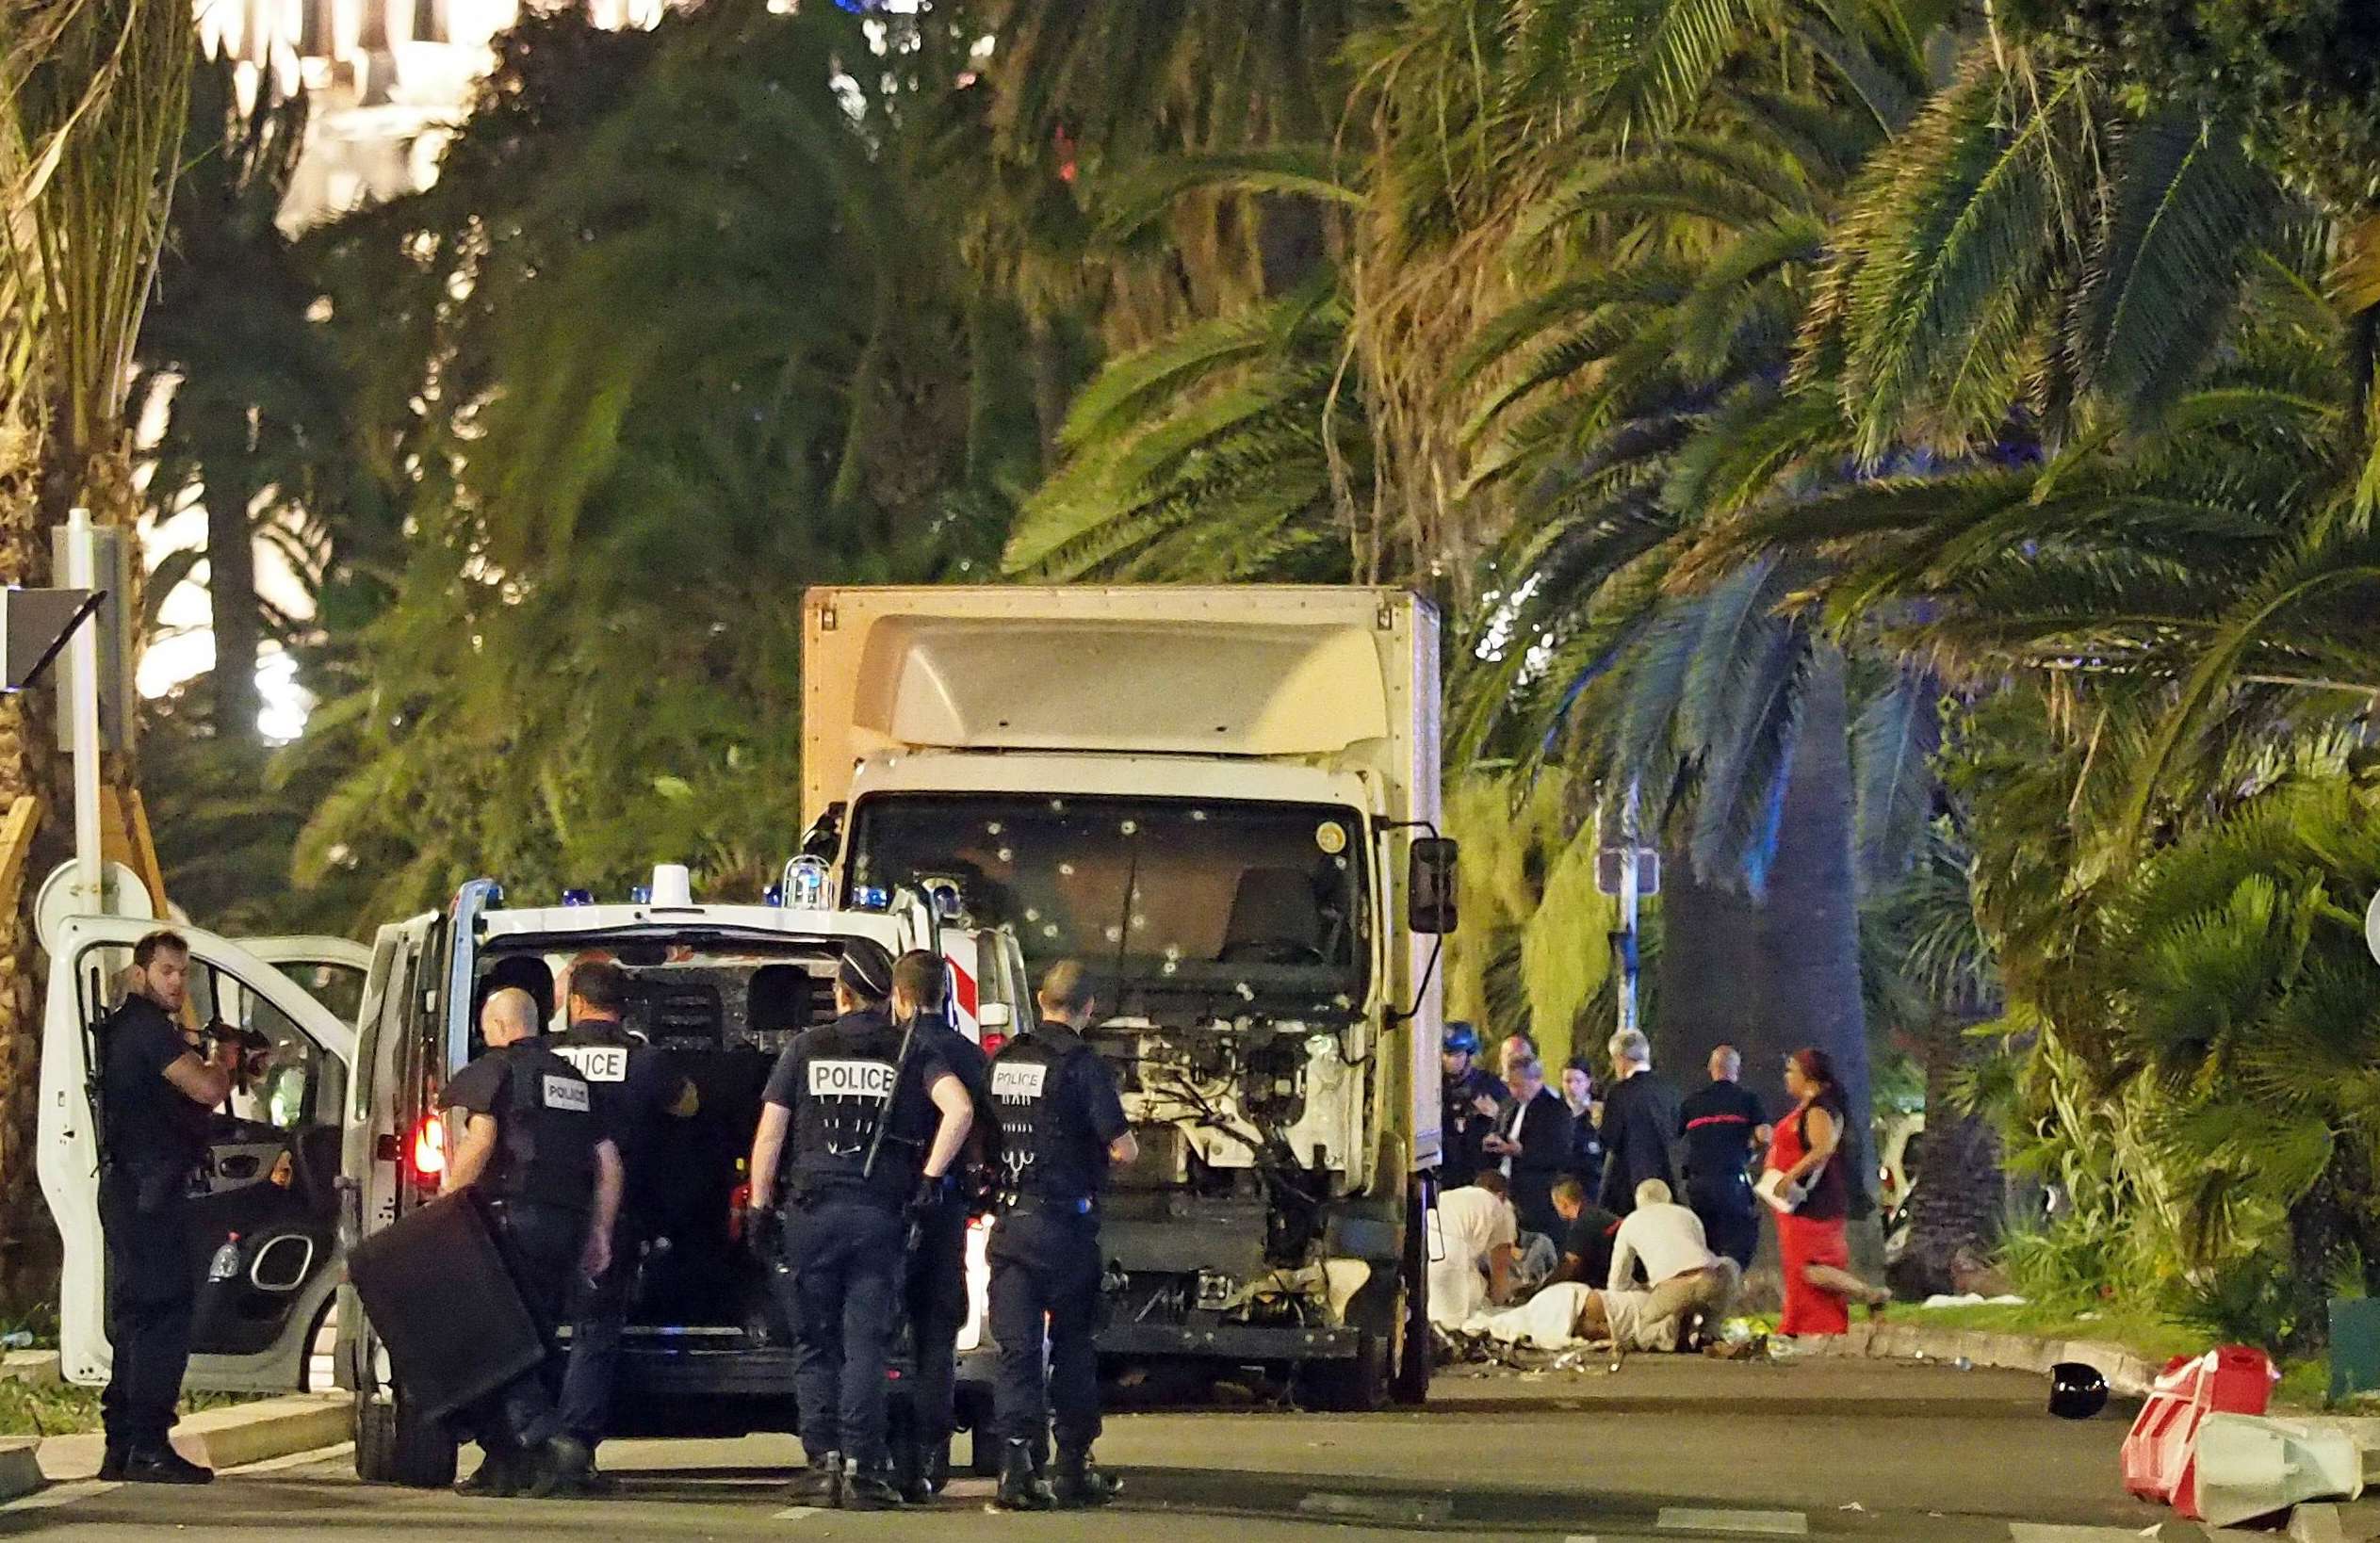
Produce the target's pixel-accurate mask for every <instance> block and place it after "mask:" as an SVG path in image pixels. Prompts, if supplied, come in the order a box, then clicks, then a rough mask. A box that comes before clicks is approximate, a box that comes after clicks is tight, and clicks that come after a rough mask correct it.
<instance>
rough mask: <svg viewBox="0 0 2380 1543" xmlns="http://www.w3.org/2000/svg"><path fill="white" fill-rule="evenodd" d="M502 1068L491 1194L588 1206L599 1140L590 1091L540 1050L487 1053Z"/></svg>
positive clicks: (488, 1182)
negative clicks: (503, 1083)
mask: <svg viewBox="0 0 2380 1543" xmlns="http://www.w3.org/2000/svg"><path fill="white" fill-rule="evenodd" d="M492 1053H493V1054H496V1055H500V1056H502V1057H504V1058H505V1060H506V1062H507V1063H508V1064H509V1066H508V1076H507V1078H506V1082H507V1085H508V1096H506V1098H505V1100H504V1105H503V1108H502V1110H501V1112H500V1113H498V1114H497V1128H496V1156H495V1160H494V1161H492V1162H491V1163H490V1164H489V1171H488V1175H487V1178H486V1179H485V1180H484V1186H485V1188H486V1190H487V1192H488V1193H489V1194H494V1195H500V1196H502V1197H504V1198H506V1199H511V1200H529V1201H534V1202H536V1203H537V1204H539V1205H546V1206H561V1207H564V1208H566V1209H568V1210H588V1209H590V1208H591V1207H592V1206H593V1205H594V1204H595V1146H596V1145H597V1144H599V1143H600V1142H601V1141H602V1140H603V1123H602V1121H601V1120H600V1119H599V1118H598V1117H597V1116H596V1113H595V1090H594V1089H593V1088H591V1087H590V1086H588V1084H587V1080H586V1079H585V1078H584V1077H581V1076H580V1075H579V1068H578V1067H576V1066H573V1065H572V1064H570V1063H569V1062H567V1061H564V1060H563V1059H562V1057H561V1056H559V1055H556V1054H555V1053H554V1052H553V1051H552V1050H550V1049H548V1048H546V1047H545V1046H544V1045H542V1044H527V1043H523V1044H514V1045H508V1046H505V1047H504V1048H502V1049H500V1050H496V1051H494V1052H492Z"/></svg>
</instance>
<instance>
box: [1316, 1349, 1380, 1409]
mask: <svg viewBox="0 0 2380 1543" xmlns="http://www.w3.org/2000/svg"><path fill="white" fill-rule="evenodd" d="M1388 1399H1389V1341H1388V1338H1387V1336H1385V1335H1379V1334H1373V1333H1369V1332H1367V1333H1366V1334H1365V1335H1364V1336H1363V1338H1362V1339H1361V1340H1358V1341H1357V1342H1356V1350H1355V1354H1354V1355H1353V1356H1349V1357H1348V1358H1347V1359H1345V1360H1344V1361H1309V1362H1307V1363H1306V1365H1305V1366H1304V1367H1303V1368H1301V1369H1300V1371H1299V1373H1298V1377H1297V1402H1298V1403H1299V1404H1301V1405H1304V1406H1305V1407H1306V1408H1308V1409H1311V1410H1313V1411H1315V1412H1317V1413H1329V1414H1371V1413H1373V1412H1374V1411H1376V1410H1378V1409H1382V1408H1385V1407H1386V1406H1387V1405H1388Z"/></svg>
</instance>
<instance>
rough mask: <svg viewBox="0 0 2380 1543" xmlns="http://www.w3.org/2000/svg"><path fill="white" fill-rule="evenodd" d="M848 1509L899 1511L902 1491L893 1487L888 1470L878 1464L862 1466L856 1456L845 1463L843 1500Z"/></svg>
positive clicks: (843, 1504)
mask: <svg viewBox="0 0 2380 1543" xmlns="http://www.w3.org/2000/svg"><path fill="white" fill-rule="evenodd" d="M842 1508H843V1509H844V1510H846V1511H898V1510H899V1509H901V1491H899V1490H898V1489H895V1488H893V1487H892V1480H891V1477H890V1476H889V1474H888V1470H885V1469H884V1468H882V1467H881V1466H878V1465H870V1466H868V1467H865V1468H863V1467H861V1466H860V1462H859V1459H858V1458H856V1457H853V1458H848V1459H846V1460H845V1461H844V1463H843V1500H842Z"/></svg>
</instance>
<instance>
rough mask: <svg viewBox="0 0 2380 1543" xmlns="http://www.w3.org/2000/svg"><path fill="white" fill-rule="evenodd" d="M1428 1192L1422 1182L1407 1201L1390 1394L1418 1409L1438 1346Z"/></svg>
mask: <svg viewBox="0 0 2380 1543" xmlns="http://www.w3.org/2000/svg"><path fill="white" fill-rule="evenodd" d="M1428 1205H1429V1191H1428V1188H1427V1186H1426V1183H1425V1182H1424V1181H1422V1180H1421V1179H1420V1178H1416V1179H1414V1181H1413V1182H1412V1183H1411V1184H1410V1186H1409V1188H1408V1190H1407V1194H1406V1198H1405V1251H1404V1252H1405V1257H1404V1259H1402V1260H1401V1261H1400V1262H1399V1264H1398V1269H1399V1271H1400V1273H1401V1274H1402V1275H1403V1276H1404V1282H1403V1285H1402V1286H1401V1287H1400V1288H1399V1290H1398V1291H1397V1293H1396V1324H1395V1329H1394V1332H1395V1334H1396V1367H1395V1372H1394V1381H1393V1383H1392V1385H1391V1388H1390V1392H1391V1393H1392V1394H1394V1397H1395V1399H1396V1402H1397V1403H1399V1404H1403V1405H1419V1404H1421V1403H1423V1402H1425V1401H1426V1400H1427V1399H1428V1397H1429V1371H1430V1358H1431V1356H1434V1355H1435V1354H1436V1353H1437V1346H1436V1345H1435V1344H1434V1343H1433V1342H1432V1341H1431V1340H1430V1337H1429V1211H1428Z"/></svg>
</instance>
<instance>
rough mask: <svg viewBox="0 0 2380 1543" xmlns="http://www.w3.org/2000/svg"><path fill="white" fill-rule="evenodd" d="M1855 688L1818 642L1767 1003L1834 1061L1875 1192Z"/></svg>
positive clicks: (1768, 934) (1776, 870)
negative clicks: (1856, 812)
mask: <svg viewBox="0 0 2380 1543" xmlns="http://www.w3.org/2000/svg"><path fill="white" fill-rule="evenodd" d="M1844 687H1845V683H1844V669H1843V656H1842V653H1841V652H1840V651H1839V650H1837V649H1835V648H1834V647H1833V646H1831V645H1829V644H1827V643H1823V642H1819V643H1816V644H1814V645H1813V649H1812V660H1811V665H1810V679H1809V682H1808V684H1807V686H1806V687H1805V688H1804V689H1803V692H1802V699H1801V725H1800V731H1799V733H1798V734H1797V735H1796V737H1795V740H1794V749H1793V762H1792V768H1791V771H1790V772H1789V773H1788V777H1787V782H1786V787H1785V809H1784V817H1783V820H1781V822H1780V825H1779V830H1778V836H1777V851H1776V856H1775V859H1774V861H1773V862H1772V863H1771V864H1770V866H1769V885H1768V893H1767V897H1766V902H1765V903H1764V904H1763V905H1762V907H1761V910H1760V952H1761V961H1762V969H1761V972H1760V974H1759V975H1758V976H1757V977H1756V978H1755V979H1756V980H1757V981H1758V983H1759V986H1758V991H1757V1002H1756V1010H1758V1011H1760V1012H1761V1013H1763V1014H1764V1015H1765V1016H1766V1017H1767V1019H1768V1021H1769V1024H1770V1025H1771V1026H1772V1028H1771V1032H1772V1033H1774V1034H1776V1035H1779V1036H1782V1037H1784V1038H1786V1039H1789V1040H1791V1041H1792V1042H1793V1043H1794V1044H1796V1045H1814V1046H1816V1047H1818V1048H1819V1049H1821V1050H1823V1051H1825V1052H1826V1054H1827V1055H1828V1057H1829V1058H1830V1059H1832V1060H1833V1061H1834V1068H1835V1073H1836V1075H1837V1076H1839V1077H1840V1078H1841V1079H1842V1082H1843V1098H1844V1102H1845V1105H1846V1106H1847V1111H1848V1116H1849V1122H1850V1130H1849V1131H1848V1132H1847V1135H1848V1136H1849V1137H1850V1141H1851V1144H1852V1145H1853V1146H1854V1148H1855V1150H1854V1152H1853V1154H1852V1156H1853V1158H1854V1159H1855V1161H1853V1162H1851V1163H1850V1164H1848V1165H1847V1166H1848V1168H1849V1171H1850V1177H1851V1179H1852V1182H1853V1186H1854V1192H1855V1194H1872V1185H1873V1180H1874V1177H1875V1176H1874V1173H1873V1171H1872V1170H1873V1165H1874V1161H1875V1158H1874V1154H1873V1151H1872V1147H1873V1145H1874V1144H1873V1143H1872V1141H1871V1140H1870V1139H1869V1135H1868V1071H1867V1014H1866V1011H1865V1009H1864V1007H1863V1005H1862V1001H1861V996H1860V973H1859V894H1858V885H1857V884H1856V882H1855V881H1854V878H1853V860H1852V829H1851V756H1850V735H1849V727H1850V725H1849V723H1848V712H1849V709H1848V706H1847V704H1846V700H1845V690H1844ZM1761 1069H1762V1070H1763V1071H1764V1072H1765V1073H1766V1075H1767V1076H1769V1077H1771V1078H1773V1077H1775V1076H1776V1075H1777V1073H1776V1072H1775V1070H1773V1069H1771V1068H1761ZM1748 1080H1749V1079H1748ZM1755 1085H1758V1084H1757V1083H1755ZM1854 1209H1855V1210H1856V1209H1858V1208H1856V1207H1855V1208H1854ZM1863 1234H1865V1237H1866V1239H1867V1243H1868V1245H1869V1246H1870V1247H1871V1248H1877V1247H1881V1243H1880V1241H1879V1239H1878V1234H1877V1231H1876V1228H1875V1227H1874V1226H1872V1225H1871V1226H1867V1227H1865V1228H1859V1227H1855V1228H1854V1229H1853V1238H1854V1244H1853V1246H1854V1248H1855V1249H1856V1248H1858V1247H1859V1246H1860V1243H1859V1239H1860V1238H1861V1236H1862V1235H1863ZM1871 1267H1872V1266H1871Z"/></svg>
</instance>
